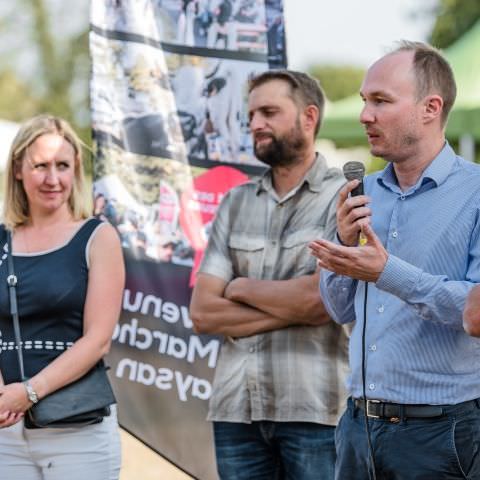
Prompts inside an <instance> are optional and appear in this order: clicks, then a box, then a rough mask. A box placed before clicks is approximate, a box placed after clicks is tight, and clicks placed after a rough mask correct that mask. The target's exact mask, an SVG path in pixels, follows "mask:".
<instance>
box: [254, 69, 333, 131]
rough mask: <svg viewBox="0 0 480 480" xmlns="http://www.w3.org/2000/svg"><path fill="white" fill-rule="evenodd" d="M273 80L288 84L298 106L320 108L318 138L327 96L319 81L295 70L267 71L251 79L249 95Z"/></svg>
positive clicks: (316, 129)
mask: <svg viewBox="0 0 480 480" xmlns="http://www.w3.org/2000/svg"><path fill="white" fill-rule="evenodd" d="M272 80H283V81H284V82H287V83H288V84H289V85H290V91H291V97H292V99H293V101H294V102H295V103H296V104H297V105H301V106H302V107H303V108H304V107H307V106H309V105H315V106H316V107H317V108H318V120H317V123H316V125H315V136H317V134H318V132H319V130H320V126H321V124H322V119H323V112H324V109H325V95H324V93H323V90H322V88H321V87H320V84H319V83H318V81H317V80H316V79H314V78H313V77H311V76H310V75H307V74H306V73H302V72H296V71H294V70H267V71H266V72H263V73H260V74H259V75H256V76H255V77H253V78H252V79H250V81H249V84H248V93H251V92H252V90H254V89H255V88H257V87H259V86H260V85H263V84H264V83H267V82H270V81H272Z"/></svg>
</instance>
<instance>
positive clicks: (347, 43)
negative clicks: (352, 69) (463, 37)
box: [284, 0, 437, 69]
mask: <svg viewBox="0 0 480 480" xmlns="http://www.w3.org/2000/svg"><path fill="white" fill-rule="evenodd" d="M436 3H437V1H436V0H423V1H421V2H419V1H418V0H284V9H285V21H286V32H287V47H288V55H289V66H290V67H291V68H297V69H305V68H307V67H308V66H309V65H310V64H314V63H335V64H357V65H359V66H368V65H370V64H371V63H372V62H373V61H374V60H376V59H377V58H379V57H380V56H382V54H383V53H384V51H385V49H388V48H389V47H391V46H392V44H393V42H394V41H395V40H400V39H406V40H421V41H425V39H426V36H427V34H428V33H429V31H430V28H431V26H432V23H433V19H432V18H431V17H429V16H427V15H418V12H419V8H428V7H429V6H432V5H435V4H436ZM419 5H420V7H419ZM415 13H417V15H415Z"/></svg>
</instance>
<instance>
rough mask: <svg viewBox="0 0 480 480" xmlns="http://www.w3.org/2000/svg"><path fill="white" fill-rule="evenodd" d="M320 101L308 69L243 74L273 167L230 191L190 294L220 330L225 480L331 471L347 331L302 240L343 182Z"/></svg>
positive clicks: (302, 478) (202, 319)
mask: <svg viewBox="0 0 480 480" xmlns="http://www.w3.org/2000/svg"><path fill="white" fill-rule="evenodd" d="M323 108H324V96H323V93H322V91H321V89H320V87H319V85H318V83H317V82H316V81H315V80H313V79H312V78H311V77H309V76H308V75H305V74H303V73H299V72H293V71H288V70H275V71H268V72H264V73H262V74H260V75H259V76H257V77H255V78H253V79H252V80H251V82H250V85H249V117H250V128H251V132H252V135H253V142H254V148H255V154H256V156H257V158H258V159H259V160H261V161H262V162H264V163H266V164H267V165H269V167H270V168H269V169H268V171H267V172H266V173H265V175H264V176H263V177H261V178H259V179H257V180H254V181H251V182H249V183H246V184H244V185H241V186H239V187H236V188H234V189H233V190H231V191H230V192H229V193H228V194H227V195H226V196H225V198H224V200H223V202H222V204H221V205H220V207H219V210H218V212H217V215H216V219H215V222H214V224H213V227H212V232H211V235H210V238H209V244H208V247H207V250H206V252H205V256H204V259H203V262H202V265H201V267H200V273H199V274H198V277H197V282H196V286H195V288H194V291H193V297H192V304H191V317H192V320H193V322H194V325H195V328H196V331H197V332H200V333H210V334H217V335H223V336H224V337H225V341H224V343H223V345H222V350H221V355H220V358H219V362H218V366H217V369H216V372H215V381H214V386H213V394H212V397H211V401H210V410H209V415H208V418H209V420H211V421H213V427H214V437H215V449H216V455H217V466H218V472H219V476H220V478H221V479H228V480H231V479H237V480H243V479H248V480H254V479H258V480H260V479H295V480H325V479H329V480H330V479H333V476H334V464H335V445H334V430H335V425H336V423H337V420H338V417H339V415H340V414H341V413H342V411H343V409H344V406H345V403H344V402H345V392H344V390H343V385H344V377H345V374H346V368H347V367H346V364H347V354H346V335H345V333H344V331H343V329H342V327H340V326H339V325H336V324H335V323H334V322H332V321H331V319H330V317H329V316H328V314H327V313H326V311H325V309H324V306H323V303H322V300H321V299H320V298H319V295H318V280H319V273H318V271H317V266H316V262H315V259H314V258H313V257H312V256H311V255H310V254H309V251H308V248H307V245H308V243H309V241H310V240H311V239H312V238H315V237H316V236H320V237H322V238H327V239H332V238H333V237H334V234H335V231H336V220H335V207H336V200H335V198H336V195H337V192H338V191H339V189H340V188H341V187H342V185H343V184H344V180H343V176H342V174H341V172H340V171H339V170H336V169H331V168H328V167H327V165H326V162H325V159H324V158H323V157H322V156H321V155H320V154H318V153H315V136H316V135H317V133H318V130H319V128H320V123H321V119H322V115H323Z"/></svg>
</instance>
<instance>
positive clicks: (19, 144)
mask: <svg viewBox="0 0 480 480" xmlns="http://www.w3.org/2000/svg"><path fill="white" fill-rule="evenodd" d="M45 134H55V135H60V136H61V137H63V138H64V139H65V140H66V141H67V142H68V143H69V144H70V145H71V146H72V147H73V150H74V152H75V162H74V164H75V166H74V168H75V170H74V182H73V186H72V192H71V194H70V198H69V199H68V206H69V208H70V211H71V213H72V216H73V218H74V219H75V220H81V219H84V218H87V217H88V216H89V215H90V214H91V212H90V208H89V201H88V198H89V197H87V195H86V191H85V190H86V188H85V177H84V175H83V158H82V145H83V143H82V141H81V140H80V139H79V138H78V136H77V134H76V133H75V132H74V130H73V129H72V127H71V126H70V124H69V123H68V122H67V121H66V120H64V119H62V118H59V117H55V116H53V115H48V114H43V115H38V116H36V117H33V118H31V119H30V120H27V121H26V122H25V123H24V124H23V125H22V126H21V127H20V130H19V131H18V133H17V135H16V136H15V138H14V139H13V143H12V146H11V147H10V152H9V154H8V159H7V168H6V172H5V193H4V203H3V221H4V223H5V225H6V227H7V228H9V229H11V230H13V229H14V228H15V227H18V226H20V225H22V224H24V223H25V222H26V221H27V220H28V219H29V218H30V212H29V205H28V199H27V195H26V193H25V190H24V188H23V183H22V181H21V180H19V179H18V178H17V177H16V174H17V173H18V172H19V171H20V170H21V168H22V163H23V160H24V158H25V154H26V152H27V149H28V147H30V145H32V144H33V142H35V140H36V139H37V138H38V137H40V136H42V135H45Z"/></svg>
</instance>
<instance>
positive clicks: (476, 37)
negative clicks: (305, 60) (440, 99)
mask: <svg viewBox="0 0 480 480" xmlns="http://www.w3.org/2000/svg"><path fill="white" fill-rule="evenodd" d="M478 52H480V20H479V21H478V22H477V23H476V24H475V25H474V26H473V27H472V28H471V29H470V30H468V31H467V32H466V33H465V34H464V35H463V36H462V37H461V38H460V39H458V40H457V42H455V43H454V44H453V45H451V46H450V47H448V48H447V49H446V50H445V51H444V55H445V57H446V58H447V60H448V61H449V62H450V65H451V66H452V69H453V71H454V74H455V79H456V82H457V99H456V101H455V105H454V107H453V110H452V112H451V113H450V118H449V121H448V126H447V138H448V139H449V140H458V139H459V138H460V137H462V136H463V135H470V136H471V137H472V138H474V139H475V140H476V141H480V61H478V54H479V53H478ZM361 109H362V101H361V99H360V97H359V95H354V96H351V97H348V98H345V99H343V100H340V101H338V102H334V103H331V104H330V105H328V107H327V110H326V112H325V121H324V125H323V127H322V130H321V132H320V136H321V137H322V138H328V139H331V140H334V141H349V142H350V141H362V142H365V141H366V139H365V133H364V131H363V127H362V126H361V125H360V122H359V119H358V118H359V115H360V111H361Z"/></svg>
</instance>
